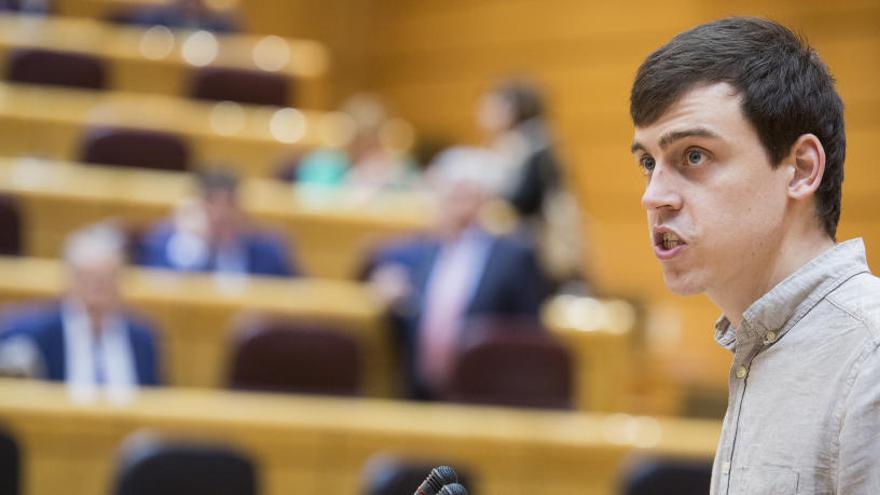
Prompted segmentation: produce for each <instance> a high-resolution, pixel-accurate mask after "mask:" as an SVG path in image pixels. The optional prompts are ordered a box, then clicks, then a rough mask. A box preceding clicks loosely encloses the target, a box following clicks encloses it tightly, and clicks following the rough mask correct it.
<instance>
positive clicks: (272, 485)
mask: <svg viewBox="0 0 880 495" xmlns="http://www.w3.org/2000/svg"><path fill="white" fill-rule="evenodd" d="M0 424H3V425H5V427H6V429H8V430H9V432H10V433H11V434H12V435H13V436H14V437H15V438H17V439H19V441H20V442H21V444H22V445H23V450H24V452H25V455H24V458H23V462H24V470H23V471H24V482H25V486H26V487H27V492H26V493H28V494H29V495H48V494H53V495H54V494H56V493H69V494H71V495H79V494H83V495H85V494H94V493H110V491H109V489H110V487H111V486H112V483H113V480H114V473H115V472H116V468H117V466H116V459H117V456H118V453H119V452H120V449H121V448H122V442H123V440H124V439H125V438H126V437H129V435H131V434H132V433H135V432H141V433H142V434H151V435H153V436H154V437H160V438H177V439H181V438H182V439H187V440H190V441H195V440H199V439H201V440H209V441H210V442H213V443H218V442H220V443H223V444H226V445H230V446H232V447H234V448H235V449H237V450H238V451H241V452H243V453H245V454H246V455H247V456H249V457H250V458H251V459H253V461H254V464H255V466H257V476H258V480H259V483H260V487H261V488H262V491H261V493H265V494H267V495H274V494H281V493H291V491H295V492H296V493H301V494H312V493H315V494H318V493H321V494H326V493H334V494H354V493H363V491H362V490H363V487H364V481H363V476H364V474H363V472H364V467H365V465H366V464H367V462H368V460H369V459H372V458H375V456H376V455H377V454H384V455H386V456H391V457H393V458H405V459H423V460H431V461H436V462H443V463H448V464H451V465H452V466H455V467H456V468H458V469H460V470H462V471H463V472H466V473H468V475H469V478H470V479H471V484H470V487H471V488H472V489H473V493H482V494H488V493H510V494H526V493H529V494H547V495H557V494H559V495H561V494H566V495H568V494H571V493H584V494H592V495H599V494H601V495H606V494H609V493H614V492H615V489H616V487H617V485H618V479H619V477H620V475H621V473H622V472H623V470H624V469H625V468H626V464H627V463H628V462H629V461H631V460H632V459H633V456H647V455H650V456H667V457H674V458H686V459H695V460H700V461H702V462H703V463H706V462H708V461H709V460H710V459H711V457H712V454H713V452H714V449H715V443H716V442H717V438H718V434H719V430H720V424H719V423H718V422H717V421H698V420H681V419H663V418H652V417H639V416H629V415H624V414H611V415H596V414H591V415H587V414H582V413H570V412H537V411H517V410H511V409H506V408H485V407H473V406H467V407H465V406H455V405H445V404H415V403H400V402H389V401H382V400H373V399H327V398H313V397H302V396H278V395H264V394H257V393H247V394H246V393H240V392H238V393H236V392H223V391H210V390H181V389H156V390H146V391H143V392H141V393H140V394H138V395H137V396H136V397H135V398H134V399H133V401H132V402H125V403H120V402H107V401H106V400H99V401H98V402H92V403H79V402H75V401H73V400H72V399H71V397H70V396H69V395H68V393H67V391H66V390H65V389H64V388H63V387H62V386H57V385H49V384H40V383H32V382H31V383H29V382H24V381H9V380H0Z"/></svg>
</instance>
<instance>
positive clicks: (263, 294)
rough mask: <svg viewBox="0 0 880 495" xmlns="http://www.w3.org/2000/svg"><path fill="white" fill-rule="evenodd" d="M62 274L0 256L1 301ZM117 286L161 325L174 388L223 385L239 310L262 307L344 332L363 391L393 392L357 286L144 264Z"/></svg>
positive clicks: (370, 308) (46, 286) (49, 263)
mask: <svg viewBox="0 0 880 495" xmlns="http://www.w3.org/2000/svg"><path fill="white" fill-rule="evenodd" d="M64 276H65V273H64V269H63V266H62V265H61V263H60V262H58V261H55V260H47V259H35V258H24V259H18V258H0V303H11V302H25V301H32V300H40V299H49V298H55V297H58V296H59V294H60V293H61V291H62V290H63V287H64V286H65V281H64ZM122 285H123V293H124V297H125V300H126V301H127V302H128V304H129V306H130V307H131V308H132V309H134V310H135V311H139V312H140V313H142V314H144V315H145V316H147V317H149V319H151V320H152V321H154V322H155V323H156V324H157V326H158V327H159V329H161V330H162V334H161V339H162V347H163V348H162V352H163V353H164V355H165V359H164V360H163V367H164V372H165V373H164V374H165V377H166V380H167V381H168V382H169V383H170V384H172V385H180V386H193V387H218V386H222V385H223V383H224V382H225V377H226V363H227V358H228V352H229V342H230V338H231V332H230V330H231V323H232V321H233V319H234V318H235V317H236V315H238V314H240V313H241V312H243V311H260V312H262V311H265V312H271V313H274V314H280V315H288V316H293V317H301V318H315V319H321V320H322V321H329V322H336V323H338V324H339V325H340V326H341V327H343V328H346V329H350V330H351V331H352V332H354V333H355V334H356V336H357V337H358V340H359V341H360V343H361V345H362V349H363V355H364V362H363V376H364V392H365V393H366V394H367V395H372V396H390V395H391V389H392V377H393V376H394V374H393V370H392V366H393V365H392V358H391V356H390V348H391V346H390V343H389V342H388V338H389V337H388V333H387V331H386V328H385V327H384V326H383V319H382V312H383V309H382V306H381V305H380V304H379V303H378V302H377V301H375V300H374V299H373V297H372V295H371V294H370V292H369V291H368V290H367V289H366V288H365V287H363V286H360V285H357V284H352V283H347V282H337V281H330V280H316V279H296V280H285V279H275V278H268V277H253V278H251V279H248V280H235V279H233V280H229V279H219V280H218V279H216V278H215V277H214V276H212V275H186V276H181V275H179V274H177V273H174V272H169V271H164V270H144V269H129V270H128V271H127V273H126V275H125V278H124V280H123V284H122Z"/></svg>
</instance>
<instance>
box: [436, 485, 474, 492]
mask: <svg viewBox="0 0 880 495" xmlns="http://www.w3.org/2000/svg"><path fill="white" fill-rule="evenodd" d="M437 495H468V491H467V488H465V487H464V486H463V485H459V484H458V483H450V484H448V485H445V486H444V487H443V488H441V489H440V493H438V494H437Z"/></svg>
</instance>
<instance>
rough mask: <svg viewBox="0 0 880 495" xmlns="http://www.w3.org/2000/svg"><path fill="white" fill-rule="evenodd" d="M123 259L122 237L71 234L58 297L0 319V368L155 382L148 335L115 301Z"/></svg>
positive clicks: (94, 380)
mask: <svg viewBox="0 0 880 495" xmlns="http://www.w3.org/2000/svg"><path fill="white" fill-rule="evenodd" d="M123 259H124V237H123V236H122V234H121V233H120V232H118V231H117V230H116V229H114V228H112V227H110V226H107V225H97V226H93V227H88V228H86V229H83V230H80V231H77V232H75V233H73V234H71V236H70V237H69V238H68V240H67V243H66V245H65V248H64V260H65V262H66V265H67V268H68V270H67V276H68V289H67V291H66V293H65V295H64V296H63V297H62V299H61V301H60V302H58V303H53V304H51V305H48V306H46V307H39V308H36V309H29V310H25V311H21V312H15V313H13V314H10V315H8V316H7V318H6V319H5V321H4V323H3V324H2V327H0V368H2V371H3V372H4V373H5V374H17V375H26V376H33V377H36V378H44V379H48V380H57V381H66V382H68V383H72V384H87V385H104V384H106V385H111V386H112V385H121V386H133V385H157V384H158V383H159V369H158V368H159V360H158V356H157V345H156V337H155V336H154V334H153V331H152V330H151V329H150V327H149V326H148V325H147V324H146V323H145V322H143V321H140V320H138V319H136V318H134V317H132V316H131V315H129V314H127V313H126V311H125V308H124V306H123V303H122V301H121V298H120V290H119V276H120V271H121V269H122V264H123Z"/></svg>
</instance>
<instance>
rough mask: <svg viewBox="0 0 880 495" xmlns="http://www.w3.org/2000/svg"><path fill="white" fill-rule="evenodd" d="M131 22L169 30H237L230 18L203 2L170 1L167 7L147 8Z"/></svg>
mask: <svg viewBox="0 0 880 495" xmlns="http://www.w3.org/2000/svg"><path fill="white" fill-rule="evenodd" d="M131 22H132V23H133V24H140V25H143V26H156V25H159V26H165V27H168V28H171V29H193V30H196V29H204V30H206V31H213V32H215V33H234V32H236V31H238V30H239V28H238V25H237V23H236V21H235V19H234V18H233V17H232V16H230V15H226V14H223V13H221V12H216V11H214V10H212V9H211V8H209V7H208V6H207V5H205V2H204V0H172V1H171V2H169V3H168V5H162V6H158V7H147V8H145V9H143V10H142V11H140V12H137V13H135V14H134V16H133V17H132V19H131Z"/></svg>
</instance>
